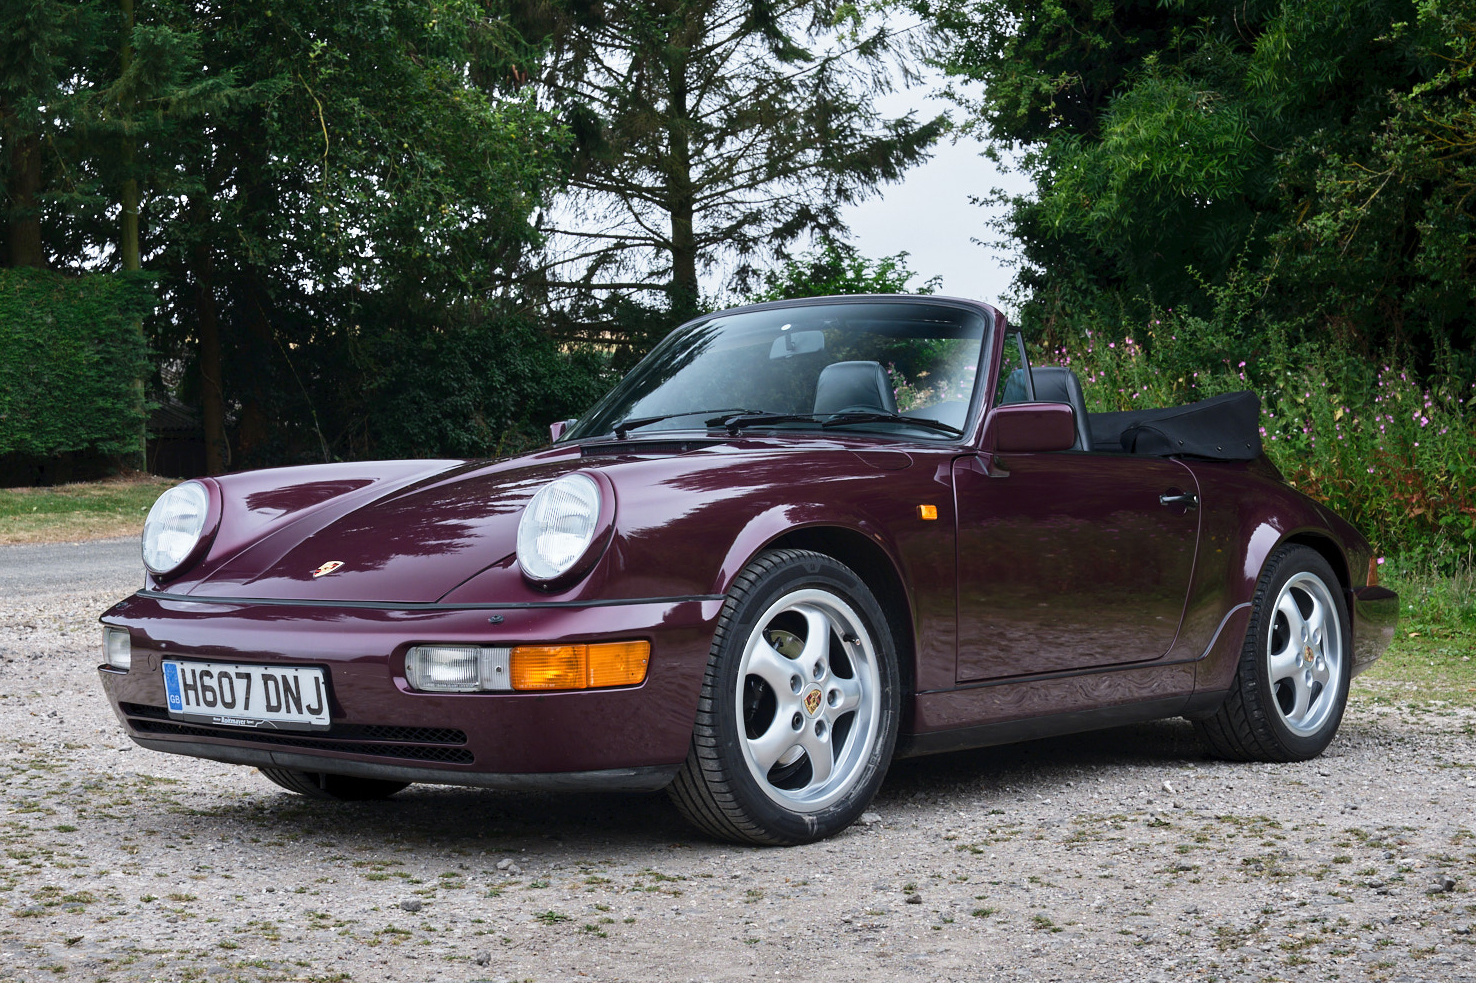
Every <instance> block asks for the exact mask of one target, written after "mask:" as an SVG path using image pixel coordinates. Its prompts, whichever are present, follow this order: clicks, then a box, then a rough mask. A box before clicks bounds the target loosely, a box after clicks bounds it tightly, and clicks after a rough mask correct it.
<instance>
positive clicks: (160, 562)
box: [143, 481, 210, 575]
mask: <svg viewBox="0 0 1476 983" xmlns="http://www.w3.org/2000/svg"><path fill="white" fill-rule="evenodd" d="M209 505H210V494H209V492H207V491H206V490H205V486H204V485H202V484H200V483H199V482H198V481H186V482H185V483H184V484H182V485H175V486H174V487H173V488H171V489H169V490H168V491H167V492H165V493H164V494H162V495H160V496H159V498H158V500H157V501H155V502H154V507H153V508H151V509H149V517H148V518H147V519H145V520H144V531H143V561H144V566H146V567H148V568H149V570H151V571H152V572H154V573H156V574H160V575H162V574H166V573H170V572H172V571H173V570H175V569H177V568H178V567H179V565H180V564H181V563H183V562H184V561H185V560H187V559H189V555H190V553H191V552H193V551H194V549H195V544H197V543H199V542H200V536H201V534H202V533H204V532H205V513H206V510H207V509H208V508H209Z"/></svg>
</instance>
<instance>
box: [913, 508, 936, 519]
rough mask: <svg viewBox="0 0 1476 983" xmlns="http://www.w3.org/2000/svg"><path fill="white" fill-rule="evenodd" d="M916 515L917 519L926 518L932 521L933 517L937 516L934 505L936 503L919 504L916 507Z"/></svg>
mask: <svg viewBox="0 0 1476 983" xmlns="http://www.w3.org/2000/svg"><path fill="white" fill-rule="evenodd" d="M917 517H918V518H919V519H927V520H929V521H932V520H933V519H936V518H938V506H936V505H919V506H918V507H917Z"/></svg>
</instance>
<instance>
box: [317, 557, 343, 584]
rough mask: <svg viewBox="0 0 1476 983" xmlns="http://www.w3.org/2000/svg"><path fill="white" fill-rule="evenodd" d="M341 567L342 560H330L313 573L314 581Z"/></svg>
mask: <svg viewBox="0 0 1476 983" xmlns="http://www.w3.org/2000/svg"><path fill="white" fill-rule="evenodd" d="M341 566H343V561H342V560H329V561H328V562H327V563H325V564H323V565H322V566H321V567H319V568H318V569H316V570H314V571H313V579H314V580H317V579H318V578H319V577H322V576H324V575H326V574H330V573H332V572H333V571H335V570H337V569H338V568H339V567H341Z"/></svg>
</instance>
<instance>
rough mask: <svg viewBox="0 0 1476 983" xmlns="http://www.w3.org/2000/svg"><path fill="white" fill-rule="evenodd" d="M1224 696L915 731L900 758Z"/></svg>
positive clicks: (1121, 720) (1110, 723)
mask: <svg viewBox="0 0 1476 983" xmlns="http://www.w3.org/2000/svg"><path fill="white" fill-rule="evenodd" d="M1223 698H1224V694H1223V693H1216V694H1213V695H1212V696H1211V697H1210V698H1209V699H1208V700H1206V699H1205V698H1192V699H1191V698H1189V697H1185V696H1172V697H1168V698H1165V699H1159V700H1149V701H1147V702H1144V703H1125V704H1122V705H1120V706H1114V707H1100V708H1097V709H1094V710H1072V711H1070V712H1067V713H1055V714H1050V715H1047V716H1042V717H1023V718H1020V719H1016V720H1004V721H1000V722H998V723H991V724H981V725H979V726H976V727H965V728H961V729H959V730H945V731H934V732H932V733H928V734H913V735H911V736H908V737H903V738H901V739H899V741H898V744H897V753H896V757H898V758H912V757H918V756H920V755H924V754H941V753H943V752H946V751H964V750H968V749H969V748H980V747H991V746H993V745H996V744H1014V743H1015V742H1017V741H1035V740H1040V739H1041V738H1044V737H1060V736H1062V735H1063V734H1079V733H1081V732H1082V731H1088V730H1102V729H1105V728H1108V727H1122V726H1125V725H1127V724H1141V723H1146V722H1148V721H1150V720H1162V719H1163V718H1165V717H1177V716H1179V715H1181V714H1185V713H1194V712H1203V711H1204V709H1205V704H1206V703H1208V704H1209V706H1210V707H1211V708H1212V707H1213V706H1216V705H1218V703H1219V701H1220V700H1222V699H1223Z"/></svg>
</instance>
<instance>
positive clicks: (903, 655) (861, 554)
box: [764, 526, 917, 733]
mask: <svg viewBox="0 0 1476 983" xmlns="http://www.w3.org/2000/svg"><path fill="white" fill-rule="evenodd" d="M764 549H800V550H810V551H812V552H815V553H823V554H825V555H826V556H828V557H831V558H832V559H834V560H838V561H840V562H841V563H844V564H845V565H846V566H848V567H850V568H851V570H852V571H854V572H855V574H856V576H858V577H860V578H861V579H862V580H863V581H864V582H865V583H866V586H867V587H868V588H870V590H871V593H872V594H873V595H874V596H875V597H876V600H877V603H878V604H880V605H881V608H882V611H883V612H884V613H885V614H886V616H887V626H888V627H889V628H890V629H891V632H892V640H893V642H894V643H895V645H896V649H897V672H898V673H899V675H900V676H901V683H902V697H903V698H902V720H901V725H902V733H906V732H907V730H908V728H910V727H911V723H912V720H911V707H912V700H911V696H912V694H913V693H914V692H916V687H917V667H916V662H917V645H916V639H915V637H914V625H913V617H912V603H911V601H909V599H908V596H907V588H906V586H905V585H904V584H903V582H902V576H901V574H899V573H898V572H897V564H896V562H895V561H894V560H893V559H892V557H891V556H890V555H888V553H887V551H886V550H885V549H883V548H882V547H881V546H880V545H879V544H878V543H877V542H876V541H875V540H873V539H871V538H870V537H868V536H866V535H864V534H862V533H860V532H857V531H856V530H854V529H847V528H845V527H843V526H806V527H804V528H801V529H792V530H790V531H789V532H786V533H784V534H782V535H780V536H778V537H776V538H774V539H772V540H770V541H769V542H767V543H765V544H764Z"/></svg>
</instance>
